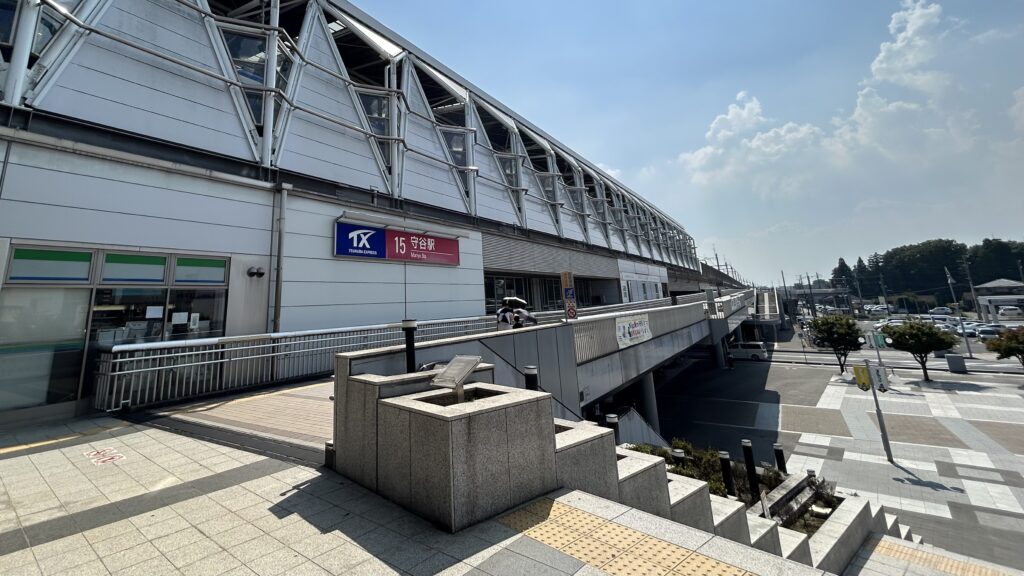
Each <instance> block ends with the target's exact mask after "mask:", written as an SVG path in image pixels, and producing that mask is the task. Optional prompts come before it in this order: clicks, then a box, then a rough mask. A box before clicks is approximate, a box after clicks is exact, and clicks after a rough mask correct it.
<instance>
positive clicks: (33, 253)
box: [14, 248, 92, 262]
mask: <svg viewBox="0 0 1024 576" xmlns="http://www.w3.org/2000/svg"><path fill="white" fill-rule="evenodd" d="M14 259H15V260H47V261H50V262H91V261H92V253H91V252H65V251H63V250H35V249H32V248H15V249H14Z"/></svg>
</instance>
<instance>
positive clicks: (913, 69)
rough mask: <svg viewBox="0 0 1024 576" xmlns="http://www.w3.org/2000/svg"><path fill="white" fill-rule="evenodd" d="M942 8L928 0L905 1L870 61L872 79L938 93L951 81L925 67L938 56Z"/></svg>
mask: <svg viewBox="0 0 1024 576" xmlns="http://www.w3.org/2000/svg"><path fill="white" fill-rule="evenodd" d="M941 17H942V7H941V6H939V5H938V4H928V3H927V2H925V0H916V1H912V0H904V2H903V10H900V11H899V12H896V13H895V14H893V15H892V20H890V22H889V33H890V34H891V35H892V36H893V39H892V41H890V42H883V43H882V45H881V47H880V48H879V51H878V56H876V57H875V60H874V61H873V62H872V63H871V77H872V80H874V81H878V82H891V83H892V84H896V85H900V86H905V87H907V88H914V89H916V90H920V91H922V92H924V93H927V94H931V95H935V94H937V93H938V92H940V91H942V90H943V89H945V87H946V86H947V85H948V84H949V76H948V75H947V74H944V73H942V72H937V71H934V70H925V69H923V66H924V65H925V64H927V63H928V62H930V61H931V60H933V59H934V58H935V55H936V52H937V48H938V46H937V45H938V42H939V40H940V36H941V35H940V34H937V33H936V31H937V28H938V26H939V22H940V21H941Z"/></svg>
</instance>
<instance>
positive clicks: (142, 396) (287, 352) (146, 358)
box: [93, 294, 705, 410]
mask: <svg viewBox="0 0 1024 576" xmlns="http://www.w3.org/2000/svg"><path fill="white" fill-rule="evenodd" d="M704 298H705V296H704V295H703V294H694V295H689V296H682V297H679V298H678V299H677V300H678V301H680V302H691V301H703V300H704ZM670 305H671V298H662V299H658V300H648V301H646V302H631V303H626V304H614V305H610V306H595V307H590V308H582V309H580V310H579V315H580V317H590V316H598V315H606V314H614V313H621V312H623V311H631V310H642V309H650V308H657V307H662V306H670ZM563 317H564V314H563V312H561V311H554V312H542V313H539V314H537V318H538V321H539V322H540V323H542V324H551V323H557V322H561V321H562V319H563ZM613 324H614V320H613ZM496 329H497V326H496V324H495V321H494V317H493V316H476V317H470V318H456V319H446V320H431V321H425V322H420V323H419V326H418V329H417V331H416V340H417V341H419V342H427V341H431V340H440V339H444V338H452V337H455V336H466V335H473V334H484V333H489V332H493V331H495V330H496ZM611 337H612V342H613V343H614V342H615V337H614V325H613V327H612V334H611ZM403 342H404V336H403V333H402V330H401V325H400V324H398V323H395V324H380V325H376V326H359V327H352V328H339V329H327V330H309V331H304V332H287V333H278V334H254V335H251V336H238V337H225V338H206V339H198V340H179V341H171V342H151V343H142V344H121V345H117V346H114V347H113V348H111V350H109V351H104V352H102V353H101V354H100V356H99V360H98V366H97V371H96V374H95V377H96V379H95V382H96V391H95V397H94V401H93V405H94V407H95V408H97V409H99V410H115V409H118V408H122V407H129V408H138V407H143V406H148V405H153V404H159V403H164V402H170V401H176V400H185V399H190V398H197V397H200V396H205V395H208V394H215V393H221V392H228V391H232V390H241V389H245V388H249V387H253V386H260V385H265V384H272V383H281V382H288V381H294V380H301V379H305V378H315V377H320V376H328V375H330V374H331V373H332V371H333V370H334V362H333V359H334V356H335V355H336V354H338V353H340V352H353V351H356V350H366V349H370V348H381V347H386V346H394V345H399V344H402V343H403Z"/></svg>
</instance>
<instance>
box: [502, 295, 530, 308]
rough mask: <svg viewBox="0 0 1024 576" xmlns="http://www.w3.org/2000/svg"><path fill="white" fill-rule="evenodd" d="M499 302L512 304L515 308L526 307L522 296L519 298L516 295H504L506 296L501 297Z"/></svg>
mask: <svg viewBox="0 0 1024 576" xmlns="http://www.w3.org/2000/svg"><path fill="white" fill-rule="evenodd" d="M501 302H502V304H505V305H507V306H514V307H516V308H525V307H526V300H523V299H522V298H520V297H518V296H506V297H504V298H502V299H501Z"/></svg>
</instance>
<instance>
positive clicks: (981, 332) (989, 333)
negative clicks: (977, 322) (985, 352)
mask: <svg viewBox="0 0 1024 576" xmlns="http://www.w3.org/2000/svg"><path fill="white" fill-rule="evenodd" d="M998 336H999V332H996V331H995V330H994V329H992V328H985V327H981V328H978V340H981V341H982V342H988V341H989V340H992V339H993V338H996V337H998Z"/></svg>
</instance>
